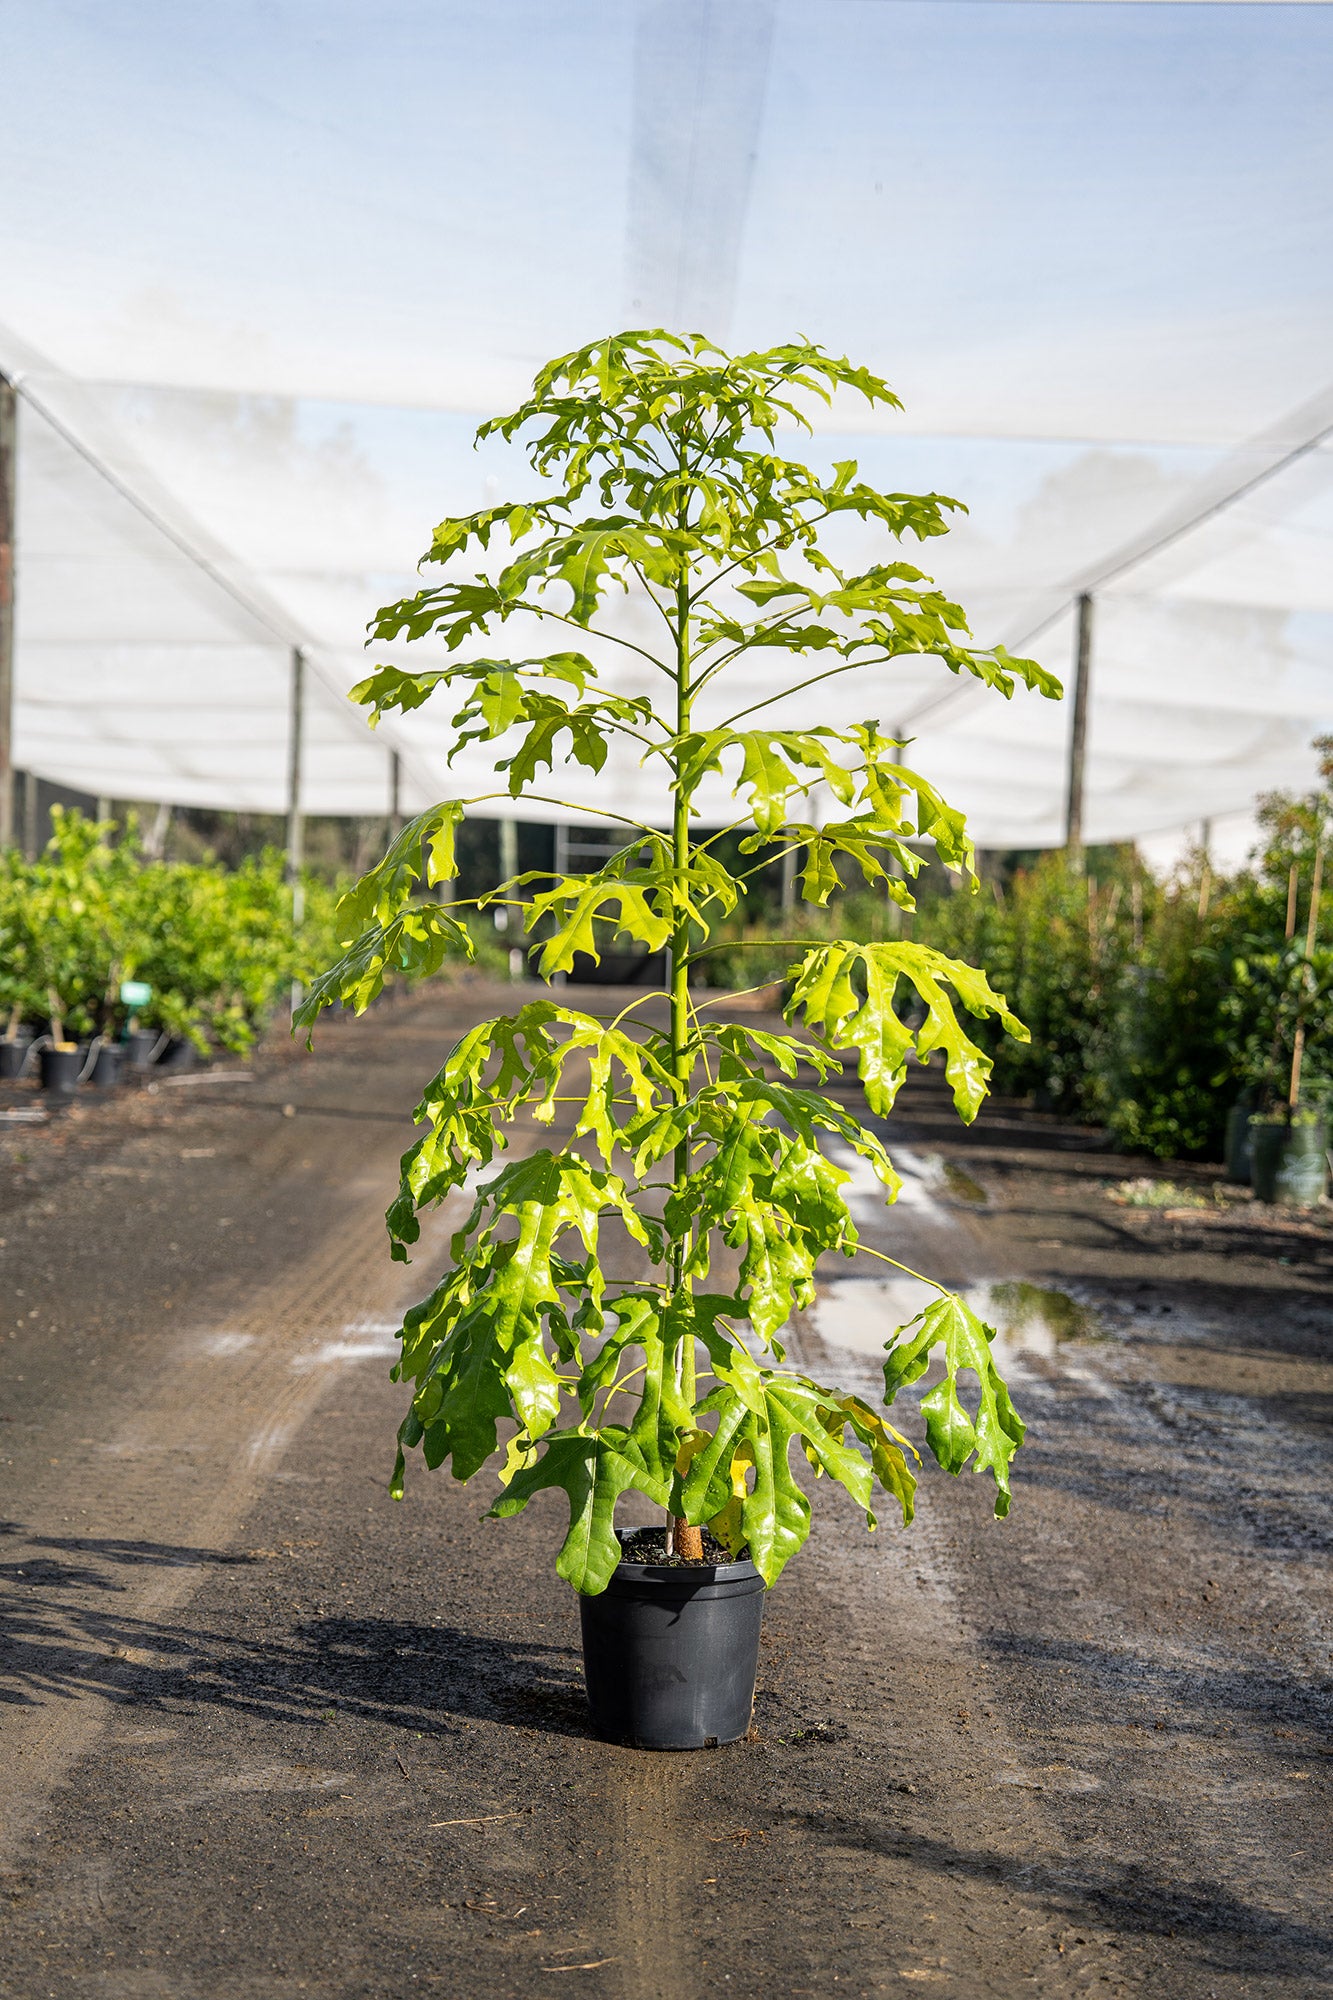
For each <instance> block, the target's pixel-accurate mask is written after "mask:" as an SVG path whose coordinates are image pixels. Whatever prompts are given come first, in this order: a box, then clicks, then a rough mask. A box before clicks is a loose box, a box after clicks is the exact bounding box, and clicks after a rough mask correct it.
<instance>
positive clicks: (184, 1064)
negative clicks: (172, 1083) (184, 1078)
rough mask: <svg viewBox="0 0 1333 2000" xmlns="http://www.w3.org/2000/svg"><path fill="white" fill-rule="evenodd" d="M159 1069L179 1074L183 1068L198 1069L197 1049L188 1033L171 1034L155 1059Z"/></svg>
mask: <svg viewBox="0 0 1333 2000" xmlns="http://www.w3.org/2000/svg"><path fill="white" fill-rule="evenodd" d="M157 1066H158V1068H159V1069H162V1070H167V1071H169V1072H171V1073H172V1074H173V1075H179V1074H181V1073H183V1072H184V1071H185V1070H190V1069H198V1067H199V1051H198V1049H197V1048H196V1047H195V1045H194V1043H193V1042H192V1041H191V1040H190V1038H189V1036H188V1035H173V1036H172V1037H171V1040H170V1041H169V1042H168V1043H167V1045H166V1047H165V1048H164V1049H163V1051H162V1053H161V1055H160V1056H159V1057H158V1059H157Z"/></svg>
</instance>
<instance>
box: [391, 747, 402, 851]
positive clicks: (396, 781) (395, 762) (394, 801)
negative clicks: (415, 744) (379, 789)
mask: <svg viewBox="0 0 1333 2000" xmlns="http://www.w3.org/2000/svg"><path fill="white" fill-rule="evenodd" d="M402 792H403V760H402V758H401V757H400V756H399V754H398V752H397V751H396V750H391V751H390V752H389V838H390V840H397V838H398V836H399V834H400V833H401V832H402V830H403V804H402Z"/></svg>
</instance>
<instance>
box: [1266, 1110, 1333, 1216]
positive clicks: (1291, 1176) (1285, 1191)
mask: <svg viewBox="0 0 1333 2000" xmlns="http://www.w3.org/2000/svg"><path fill="white" fill-rule="evenodd" d="M1250 1154H1251V1179H1252V1180H1253V1183H1254V1192H1255V1193H1256V1195H1257V1196H1258V1197H1259V1199H1260V1201H1268V1202H1276V1203H1277V1205H1278V1206H1279V1207H1280V1208H1313V1207H1314V1206H1315V1204H1316V1202H1320V1201H1322V1200H1323V1198H1324V1190H1325V1188H1326V1187H1327V1185H1328V1122H1327V1120H1326V1119H1323V1118H1320V1119H1318V1120H1317V1121H1314V1122H1311V1121H1310V1120H1309V1119H1302V1120H1301V1121H1300V1122H1299V1123H1297V1124H1292V1125H1286V1124H1283V1123H1280V1122H1277V1121H1270V1120H1267V1119H1261V1118H1255V1119H1253V1120H1252V1121H1251V1124H1250Z"/></svg>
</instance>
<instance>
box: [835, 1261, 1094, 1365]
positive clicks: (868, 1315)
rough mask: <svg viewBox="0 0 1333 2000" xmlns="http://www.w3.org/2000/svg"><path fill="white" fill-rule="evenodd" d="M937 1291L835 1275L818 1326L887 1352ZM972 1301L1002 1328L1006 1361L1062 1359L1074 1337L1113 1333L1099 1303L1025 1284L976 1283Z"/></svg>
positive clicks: (863, 1348)
mask: <svg viewBox="0 0 1333 2000" xmlns="http://www.w3.org/2000/svg"><path fill="white" fill-rule="evenodd" d="M938 1296H939V1293H938V1292H937V1290H936V1288H935V1286H933V1285H927V1284H923V1283H922V1282H921V1281H920V1280H919V1279H916V1278H907V1277H903V1278H878V1277H876V1278H834V1279H832V1280H831V1281H830V1282H829V1283H828V1284H825V1285H822V1286H821V1287H820V1294H819V1301H818V1303H817V1305H816V1306H815V1309H814V1314H813V1317H814V1321H815V1325H816V1327H817V1328H818V1331H819V1334H820V1337H821V1339H823V1340H826V1341H828V1342H829V1343H830V1344H831V1345H833V1346H837V1347H850V1348H852V1349H854V1351H855V1352H856V1353H858V1354H879V1353H880V1352H881V1351H882V1350H883V1347H884V1343H885V1342H886V1341H887V1340H888V1339H889V1337H890V1335H891V1334H892V1333H893V1332H894V1330H895V1328H897V1327H900V1326H905V1325H906V1324H907V1322H908V1321H909V1320H911V1319H915V1317H916V1315H917V1314H918V1313H919V1312H920V1311H921V1310H922V1308H923V1307H925V1306H928V1305H929V1304H930V1302H931V1301H932V1299H935V1298H938ZM963 1296H964V1298H965V1299H966V1300H967V1303H968V1304H969V1305H970V1306H971V1308H972V1310H973V1312H975V1313H976V1314H977V1315H978V1316H979V1317H980V1318H981V1319H983V1320H984V1321H985V1322H986V1324H987V1326H991V1327H993V1328H994V1329H995V1342H994V1346H995V1351H996V1355H997V1357H998V1356H1006V1355H1009V1356H1012V1355H1019V1354H1028V1355H1034V1356H1040V1357H1041V1358H1042V1359H1044V1360H1048V1361H1049V1360H1051V1359H1053V1358H1054V1357H1055V1355H1056V1353H1057V1351H1058V1349H1059V1348H1060V1347H1061V1346H1062V1345H1063V1344H1064V1342H1065V1341H1068V1340H1099V1339H1103V1338H1105V1332H1104V1329H1103V1327H1102V1324H1101V1321H1100V1319H1099V1318H1098V1315H1097V1314H1096V1312H1094V1310H1093V1309H1092V1307H1091V1306H1088V1305H1085V1304H1083V1302H1082V1301H1081V1300H1079V1299H1076V1298H1073V1297H1071V1295H1070V1294H1069V1293H1068V1292H1059V1291H1053V1290H1051V1289H1049V1288H1048V1287H1047V1286H1044V1285H1030V1284H1028V1283H1026V1282H1025V1281H1024V1280H1022V1279H1018V1278H1005V1279H1000V1280H997V1281H995V1282H993V1283H991V1284H985V1285H969V1286H967V1287H966V1288H965V1289H964V1292H963Z"/></svg>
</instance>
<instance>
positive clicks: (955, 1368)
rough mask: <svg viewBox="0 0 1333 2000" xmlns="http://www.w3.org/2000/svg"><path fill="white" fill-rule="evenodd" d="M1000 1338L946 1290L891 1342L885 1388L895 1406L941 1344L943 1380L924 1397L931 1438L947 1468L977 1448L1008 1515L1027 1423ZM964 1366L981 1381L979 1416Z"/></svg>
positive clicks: (980, 1466) (955, 1467) (999, 1507)
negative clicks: (1004, 1371)
mask: <svg viewBox="0 0 1333 2000" xmlns="http://www.w3.org/2000/svg"><path fill="white" fill-rule="evenodd" d="M913 1329H915V1331H914V1330H913ZM994 1338H995V1330H994V1328H993V1327H989V1326H986V1325H985V1324H984V1323H983V1322H982V1321H981V1320H980V1319H979V1318H978V1317H977V1315H976V1313H974V1312H973V1310H972V1308H971V1307H970V1306H969V1305H968V1303H967V1301H966V1300H965V1299H962V1298H960V1297H958V1295H957V1294H956V1293H953V1292H946V1293H944V1294H943V1295H942V1296H941V1297H940V1298H938V1299H936V1300H934V1301H933V1303H932V1304H930V1305H928V1306H927V1307H926V1308H925V1310H924V1312H922V1313H919V1314H918V1315H917V1317H916V1319H914V1320H912V1321H910V1322H909V1323H908V1325H907V1326H905V1327H902V1328H900V1329H899V1331H898V1332H897V1333H896V1334H895V1335H894V1337H893V1339H892V1341H890V1342H889V1343H888V1358H887V1360H886V1361H885V1363H884V1390H885V1401H886V1402H887V1403H889V1404H890V1405H892V1403H893V1400H894V1397H895V1396H896V1395H897V1394H898V1391H899V1390H900V1389H902V1388H904V1387H906V1386H907V1385H908V1384H910V1383H913V1382H916V1381H919V1380H920V1378H921V1376H922V1375H924V1374H925V1372H926V1369H927V1368H928V1367H929V1365H930V1357H931V1353H932V1351H933V1349H934V1348H936V1347H937V1346H938V1347H942V1348H943V1351H944V1367H945V1374H944V1379H943V1381H941V1382H940V1383H938V1384H937V1386H936V1387H935V1388H934V1389H932V1390H931V1391H930V1393H929V1394H928V1395H927V1396H925V1397H923V1398H922V1402H921V1410H922V1414H923V1415H924V1416H925V1419H926V1441H927V1443H928V1444H929V1446H930V1449H931V1451H932V1452H933V1454H934V1456H935V1458H936V1459H937V1460H938V1462H939V1464H940V1465H942V1466H943V1467H944V1470H945V1471H946V1472H953V1473H958V1472H961V1471H962V1469H963V1467H964V1466H965V1465H966V1464H967V1462H968V1460H969V1459H970V1458H971V1456H972V1454H973V1453H974V1452H975V1454H976V1461H977V1462H976V1468H975V1469H976V1470H977V1471H978V1472H982V1471H987V1472H990V1473H991V1474H992V1475H993V1477H994V1480H995V1489H996V1491H995V1512H996V1514H997V1515H1000V1516H1003V1515H1005V1514H1007V1513H1008V1512H1009V1498H1010V1495H1009V1466H1010V1462H1011V1460H1012V1459H1013V1456H1014V1453H1015V1452H1016V1451H1017V1450H1018V1447H1019V1446H1020V1445H1021V1444H1022V1442H1023V1431H1024V1425H1023V1420H1022V1418H1021V1417H1020V1416H1019V1415H1018V1412H1017V1411H1016V1410H1015V1409H1014V1406H1013V1403H1012V1402H1011V1400H1010V1397H1009V1391H1008V1388H1007V1387H1006V1385H1005V1383H1004V1380H1003V1378H1002V1377H1001V1375H1000V1373H999V1370H998V1369H997V1368H996V1366H995V1359H994V1355H993V1354H992V1352H991V1342H992V1340H994ZM964 1369H968V1370H970V1371H971V1372H972V1374H974V1375H975V1377H976V1379H977V1384H978V1390H977V1413H976V1416H975V1417H973V1416H970V1415H969V1414H968V1411H967V1410H966V1409H965V1407H964V1406H963V1403H962V1401H961V1398H960V1396H959V1393H958V1377H959V1375H960V1373H961V1372H962V1371H963V1370H964Z"/></svg>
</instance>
